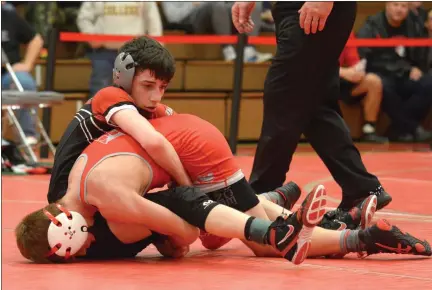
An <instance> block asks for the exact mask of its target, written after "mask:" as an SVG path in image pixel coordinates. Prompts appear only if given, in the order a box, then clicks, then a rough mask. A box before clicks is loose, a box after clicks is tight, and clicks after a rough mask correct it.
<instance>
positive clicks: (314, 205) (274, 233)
mask: <svg viewBox="0 0 432 290" xmlns="http://www.w3.org/2000/svg"><path fill="white" fill-rule="evenodd" d="M326 195H327V193H326V191H325V188H324V186H323V185H317V186H316V187H315V188H314V189H312V191H311V192H310V193H309V194H308V195H307V196H306V198H305V200H304V201H303V203H302V205H301V207H300V209H299V210H298V211H296V212H295V213H292V214H291V215H289V216H288V217H278V218H277V219H276V221H274V222H273V223H272V224H271V225H270V227H269V231H268V233H267V240H268V243H269V244H270V245H271V246H273V248H275V249H276V250H277V251H278V252H280V254H281V256H282V257H284V258H285V259H287V260H289V261H291V262H292V263H293V264H295V265H298V264H301V263H302V262H303V261H304V259H306V257H307V253H308V251H309V247H310V243H311V238H312V231H313V228H314V227H315V226H316V225H317V224H318V223H319V222H320V221H321V219H322V217H323V216H324V213H325V206H326V203H327V200H326Z"/></svg>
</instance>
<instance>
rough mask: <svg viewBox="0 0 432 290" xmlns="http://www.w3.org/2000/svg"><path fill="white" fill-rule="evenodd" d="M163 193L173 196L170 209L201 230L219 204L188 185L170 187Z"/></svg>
mask: <svg viewBox="0 0 432 290" xmlns="http://www.w3.org/2000/svg"><path fill="white" fill-rule="evenodd" d="M164 194H168V195H169V196H170V197H171V198H173V203H172V204H173V206H172V207H171V208H170V210H172V211H173V212H174V213H175V214H177V215H178V216H180V217H181V218H183V219H184V220H185V221H187V222H188V223H190V224H191V225H193V226H196V227H198V228H200V229H202V230H205V222H206V220H207V217H208V215H209V214H210V212H211V211H212V210H213V208H214V207H216V206H217V205H218V204H219V203H217V202H215V201H213V200H211V199H210V198H209V197H208V196H207V195H206V194H204V193H201V192H200V191H199V190H198V189H196V188H194V187H189V186H179V187H176V188H172V189H169V190H167V191H165V192H164Z"/></svg>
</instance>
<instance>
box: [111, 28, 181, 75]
mask: <svg viewBox="0 0 432 290" xmlns="http://www.w3.org/2000/svg"><path fill="white" fill-rule="evenodd" d="M121 52H125V53H129V54H130V55H131V56H132V58H133V59H134V61H135V62H136V63H137V66H136V68H137V72H140V71H143V70H147V69H148V70H150V71H151V72H152V73H153V74H154V77H155V78H156V79H159V80H162V81H166V82H170V81H171V79H172V78H173V76H174V74H175V70H176V67H175V60H174V57H173V56H172V54H171V53H170V52H169V51H168V49H166V48H165V47H164V46H163V45H161V44H160V43H159V42H158V41H156V40H154V39H152V38H150V37H147V36H141V37H138V38H134V39H132V40H130V41H128V42H126V43H125V44H124V45H123V46H122V47H121V48H120V51H119V53H121Z"/></svg>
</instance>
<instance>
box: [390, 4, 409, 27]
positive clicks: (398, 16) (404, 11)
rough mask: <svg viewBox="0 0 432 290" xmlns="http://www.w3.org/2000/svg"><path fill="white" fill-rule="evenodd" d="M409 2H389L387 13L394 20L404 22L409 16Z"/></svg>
mask: <svg viewBox="0 0 432 290" xmlns="http://www.w3.org/2000/svg"><path fill="white" fill-rule="evenodd" d="M408 11H409V7H408V2H387V5H386V14H387V18H388V19H389V20H390V21H392V22H396V23H399V22H402V21H404V20H405V19H406V18H407V16H408Z"/></svg>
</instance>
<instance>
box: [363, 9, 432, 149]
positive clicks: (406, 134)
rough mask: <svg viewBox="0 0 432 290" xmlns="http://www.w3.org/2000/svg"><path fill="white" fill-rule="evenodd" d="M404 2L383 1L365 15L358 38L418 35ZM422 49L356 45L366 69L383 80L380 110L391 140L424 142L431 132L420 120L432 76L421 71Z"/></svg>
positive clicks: (429, 99)
mask: <svg viewBox="0 0 432 290" xmlns="http://www.w3.org/2000/svg"><path fill="white" fill-rule="evenodd" d="M408 14H409V7H408V3H407V2H387V3H386V8H385V11H383V12H380V13H378V14H376V15H373V16H370V17H368V18H367V20H366V23H365V24H364V25H363V27H361V28H360V30H359V32H358V37H360V38H394V37H398V38H415V37H421V36H422V35H423V34H422V31H419V29H418V28H417V27H418V26H417V25H416V23H415V21H413V20H412V18H411V17H408ZM423 52H424V48H419V47H404V46H398V47H389V48H368V47H361V48H359V53H360V57H361V58H365V59H367V70H368V71H370V72H374V73H376V74H378V75H379V76H380V77H381V79H382V82H383V110H384V111H385V112H386V113H387V114H388V115H389V117H390V119H391V121H392V124H391V127H390V129H389V132H388V133H389V137H390V139H391V140H394V141H402V142H412V141H420V142H423V141H427V140H429V139H431V138H432V132H429V131H426V130H425V129H424V128H423V127H422V126H421V123H422V121H423V120H424V119H425V117H426V115H427V113H428V111H429V109H430V107H431V104H432V77H431V76H430V75H426V74H424V70H425V68H426V59H425V57H424V56H425V55H426V54H425V53H423Z"/></svg>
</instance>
